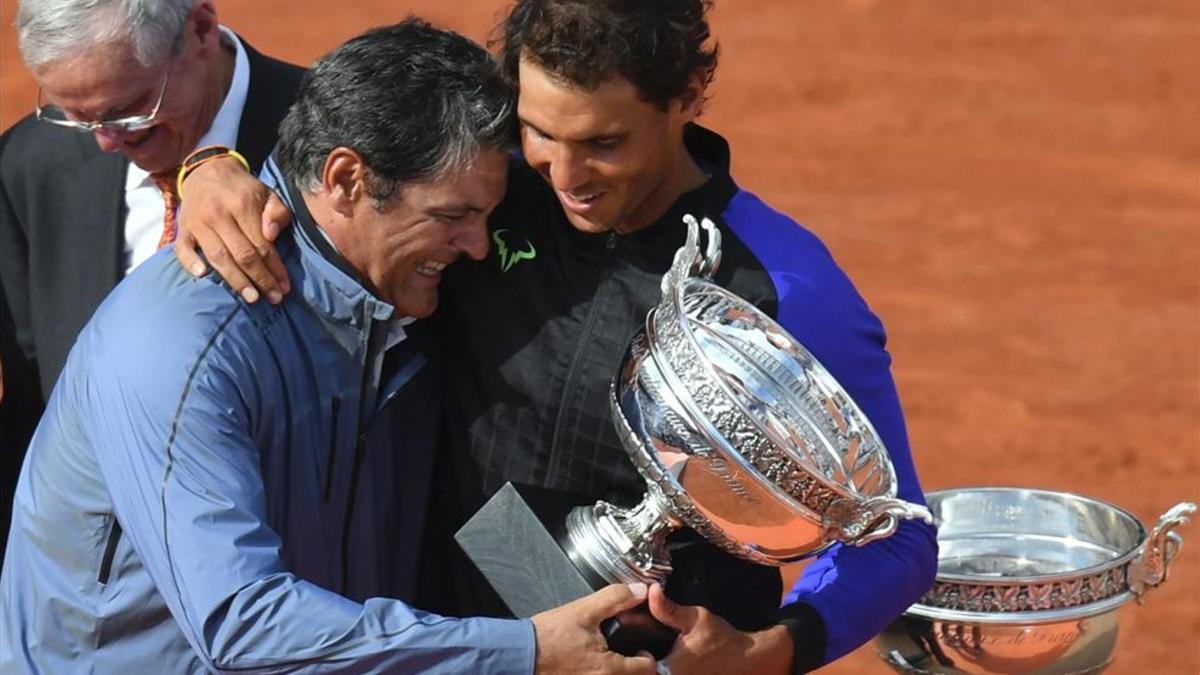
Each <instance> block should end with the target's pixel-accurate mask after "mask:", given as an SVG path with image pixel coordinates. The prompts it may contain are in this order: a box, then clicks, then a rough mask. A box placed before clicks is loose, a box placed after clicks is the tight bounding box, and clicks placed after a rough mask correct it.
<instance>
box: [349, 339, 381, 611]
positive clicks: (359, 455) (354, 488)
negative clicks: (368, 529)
mask: <svg viewBox="0 0 1200 675" xmlns="http://www.w3.org/2000/svg"><path fill="white" fill-rule="evenodd" d="M376 332H377V331H376V330H375V326H374V325H372V326H371V328H370V330H369V331H368V332H367V349H366V354H365V356H364V357H363V364H364V367H363V377H362V384H360V385H359V390H358V414H357V415H355V419H356V422H355V431H354V463H353V464H351V469H350V488H349V490H348V491H347V493H346V517H345V520H344V521H343V522H342V586H341V589H342V594H343V595H345V594H346V591H347V588H348V584H349V580H350V523H352V522H353V521H354V502H355V499H354V498H355V494H356V493H357V492H358V474H359V472H360V471H361V469H362V463H363V455H364V454H365V449H364V447H363V445H364V444H363V438H364V437H365V436H366V431H365V430H364V429H363V402H364V401H366V399H367V387H368V386H369V385H370V381H371V376H372V373H371V372H370V371H369V370H368V368H370V369H371V370H374V368H375V364H374V363H373V362H372V363H370V364H369V365H367V359H371V360H372V361H374V358H375V357H374V356H373V354H374V352H373V351H372V349H371V348H372V346H373V345H374V344H375V333H376Z"/></svg>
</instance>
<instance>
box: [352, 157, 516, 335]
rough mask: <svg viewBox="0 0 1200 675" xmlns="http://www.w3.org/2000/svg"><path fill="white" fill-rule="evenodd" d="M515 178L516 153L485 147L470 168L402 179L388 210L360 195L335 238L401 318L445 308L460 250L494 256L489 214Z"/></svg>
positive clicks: (477, 256)
mask: <svg viewBox="0 0 1200 675" xmlns="http://www.w3.org/2000/svg"><path fill="white" fill-rule="evenodd" d="M507 180H508V154H507V153H505V152H501V151H499V150H483V151H481V152H480V154H479V156H478V157H477V158H476V159H475V161H474V163H473V164H472V165H471V166H470V167H469V168H467V169H465V170H460V171H457V172H454V173H451V174H450V175H449V176H447V177H445V178H441V179H438V180H432V181H428V182H423V183H409V184H407V185H403V184H402V185H399V186H398V187H397V189H396V192H395V193H394V194H393V195H391V196H390V197H389V198H388V199H387V200H386V202H385V203H384V204H382V205H381V206H382V208H376V207H377V205H376V204H374V203H373V202H374V200H372V199H370V198H359V199H357V201H356V202H355V204H354V206H353V209H352V215H351V216H350V218H349V222H348V223H347V224H346V226H344V227H341V228H338V229H337V231H331V232H330V236H331V237H332V238H333V239H334V244H335V245H336V246H337V247H338V250H339V251H340V252H341V253H342V255H343V257H345V258H346V260H347V261H348V262H349V263H350V264H351V265H352V266H354V267H355V268H356V269H358V270H359V273H360V275H361V276H362V277H363V280H364V281H365V282H366V283H367V285H368V286H369V287H370V288H371V290H372V292H374V293H375V294H376V295H377V296H378V297H379V298H380V299H381V300H383V301H385V302H388V303H390V304H391V305H393V306H394V307H395V308H396V316H397V317H401V316H412V317H425V316H429V315H430V314H432V313H433V311H434V310H435V309H437V302H438V284H439V283H440V282H441V279H442V270H444V269H445V268H446V266H447V265H449V264H451V263H453V262H454V261H455V260H456V259H457V258H458V257H459V256H460V255H466V256H467V257H469V258H471V259H473V260H482V259H483V258H484V257H486V256H487V252H488V237H487V217H488V214H490V213H491V212H492V210H493V209H495V208H496V205H498V204H499V203H500V200H501V199H502V198H503V197H504V191H505V188H506V187H507ZM360 189H363V188H360Z"/></svg>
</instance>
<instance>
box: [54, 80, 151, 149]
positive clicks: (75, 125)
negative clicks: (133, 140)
mask: <svg viewBox="0 0 1200 675" xmlns="http://www.w3.org/2000/svg"><path fill="white" fill-rule="evenodd" d="M170 79H171V71H170V70H168V71H167V74H166V75H165V76H163V81H162V86H161V87H159V89H158V100H157V101H155V102H154V108H153V109H152V110H151V111H150V112H149V113H148V114H145V115H133V116H131V117H120V118H117V119H114V120H93V121H79V120H72V119H67V115H66V113H64V112H63V111H62V110H60V109H59V108H56V107H54V106H47V107H42V88H41V87H38V97H37V106H36V107H35V108H34V116H35V117H37V119H38V121H40V122H46V123H49V124H54V125H57V126H60V127H66V128H68V129H74V130H76V131H79V132H83V133H93V132H96V131H104V132H108V133H130V132H134V131H141V130H143V129H149V128H150V127H152V126H154V124H155V118H156V117H158V109H159V108H161V107H162V102H163V97H164V96H165V95H166V93H167V82H168V81H170Z"/></svg>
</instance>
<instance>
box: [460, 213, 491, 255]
mask: <svg viewBox="0 0 1200 675" xmlns="http://www.w3.org/2000/svg"><path fill="white" fill-rule="evenodd" d="M454 247H455V248H457V249H458V250H460V251H462V252H463V254H464V255H466V256H467V257H468V258H470V259H471V260H483V259H484V258H486V257H487V254H488V233H487V218H486V217H484V216H482V215H480V216H478V217H476V218H472V219H471V221H470V222H469V223H465V224H463V226H462V230H461V231H460V232H459V233H458V235H457V236H455V237H454Z"/></svg>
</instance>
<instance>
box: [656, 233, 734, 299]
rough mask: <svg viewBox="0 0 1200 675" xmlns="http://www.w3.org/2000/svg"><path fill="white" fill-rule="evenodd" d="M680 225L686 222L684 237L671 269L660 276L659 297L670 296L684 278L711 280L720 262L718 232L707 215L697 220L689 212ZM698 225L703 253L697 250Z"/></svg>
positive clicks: (698, 241) (665, 297) (673, 294)
mask: <svg viewBox="0 0 1200 675" xmlns="http://www.w3.org/2000/svg"><path fill="white" fill-rule="evenodd" d="M683 224H684V225H687V239H686V240H684V242H683V246H681V247H680V248H679V250H678V251H675V258H674V260H673V261H672V263H671V269H669V270H667V273H666V274H664V275H663V278H662V284H661V286H660V288H661V290H662V294H663V299H667V298H673V297H674V296H675V291H676V290H677V289H678V288H679V287H680V285H681V284H682V283H683V282H684V280H686V279H690V278H692V277H697V278H701V279H712V277H713V275H714V274H716V273H717V268H718V267H720V265H721V231H720V230H718V229H717V226H716V225H714V224H713V221H711V220H709V219H708V218H705V219H704V220H701V221H697V220H696V216H693V215H692V214H690V213H689V214H687V215H685V216H684V217H683ZM701 228H703V229H704V233H705V234H706V235H707V241H706V243H705V247H704V251H703V252H701V251H700V229H701Z"/></svg>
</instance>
